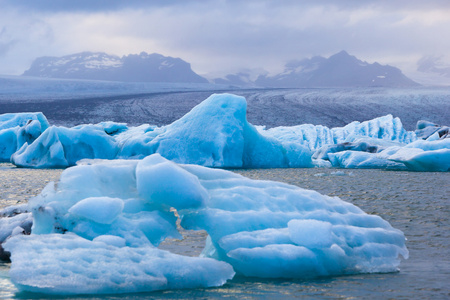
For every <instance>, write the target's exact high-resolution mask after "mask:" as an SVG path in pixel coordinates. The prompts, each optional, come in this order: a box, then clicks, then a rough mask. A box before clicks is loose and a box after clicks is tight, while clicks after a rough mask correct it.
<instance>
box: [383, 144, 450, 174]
mask: <svg viewBox="0 0 450 300" xmlns="http://www.w3.org/2000/svg"><path fill="white" fill-rule="evenodd" d="M378 156H379V157H381V158H385V159H388V160H391V161H394V162H398V163H402V164H404V165H405V166H406V167H407V168H408V170H411V171H419V172H426V171H428V172H448V171H450V138H443V139H439V140H417V141H415V142H413V143H410V144H408V145H406V146H404V147H389V148H387V149H385V150H383V151H381V152H380V153H379V154H378Z"/></svg>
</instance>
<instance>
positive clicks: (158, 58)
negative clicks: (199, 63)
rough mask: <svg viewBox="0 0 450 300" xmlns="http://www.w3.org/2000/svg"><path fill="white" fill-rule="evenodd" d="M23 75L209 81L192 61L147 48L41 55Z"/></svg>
mask: <svg viewBox="0 0 450 300" xmlns="http://www.w3.org/2000/svg"><path fill="white" fill-rule="evenodd" d="M23 75H24V76H35V77H47V78H70V79H93V80H111V81H126V82H192V83H207V82H208V81H207V80H206V79H205V78H203V77H201V76H200V75H198V74H196V73H195V72H194V71H192V69H191V65H190V64H189V63H187V62H185V61H184V60H182V59H180V58H173V57H167V56H163V55H161V54H157V53H153V54H148V53H146V52H141V53H140V54H130V55H126V56H123V57H119V56H116V55H109V54H106V53H103V52H82V53H77V54H72V55H67V56H63V57H40V58H37V59H36V60H35V61H34V62H33V63H32V65H31V67H30V69H28V70H27V71H25V72H24V73H23Z"/></svg>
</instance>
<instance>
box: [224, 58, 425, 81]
mask: <svg viewBox="0 0 450 300" xmlns="http://www.w3.org/2000/svg"><path fill="white" fill-rule="evenodd" d="M238 75H239V74H236V75H228V76H226V77H225V78H224V79H222V80H221V81H220V83H222V84H225V83H228V84H238V83H239V82H238V81H237V80H236V79H237V78H240V77H239V76H238ZM216 82H217V80H216ZM253 84H254V85H257V86H260V87H272V88H298V87H373V86H382V87H410V86H416V85H418V84H417V83H416V82H414V81H412V80H411V79H409V78H407V77H406V76H405V75H403V73H402V72H401V71H400V70H399V69H397V68H395V67H391V66H382V65H380V64H379V63H373V64H369V63H367V62H364V61H361V60H359V59H357V58H356V57H355V56H351V55H349V54H348V53H347V52H345V51H341V52H339V53H337V54H335V55H332V56H330V57H329V58H325V57H322V56H315V57H313V58H310V59H303V60H299V61H291V62H289V63H287V64H286V65H285V69H284V71H283V72H282V73H280V74H277V75H274V76H270V75H261V76H259V77H258V78H257V79H256V80H255V81H254V82H253Z"/></svg>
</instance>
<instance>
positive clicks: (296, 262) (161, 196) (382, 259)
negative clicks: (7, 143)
mask: <svg viewBox="0 0 450 300" xmlns="http://www.w3.org/2000/svg"><path fill="white" fill-rule="evenodd" d="M173 208H175V209H176V211H177V213H178V215H179V217H180V219H181V226H182V227H184V228H185V229H193V230H199V229H204V230H206V231H207V232H208V234H209V236H208V238H207V242H206V247H205V249H204V251H203V253H202V255H201V257H185V256H181V255H177V254H173V253H170V252H167V251H163V250H160V249H158V248H156V246H157V245H158V244H159V243H160V242H161V241H162V240H164V239H165V238H166V237H175V238H179V237H180V235H179V233H178V231H177V227H176V220H177V217H176V216H175V214H174V212H173V210H172V209H173ZM29 209H30V210H31V211H32V218H33V227H32V233H31V235H28V236H27V235H20V234H17V232H15V235H14V236H13V237H10V238H8V239H7V240H6V242H4V243H3V247H4V248H5V249H6V250H7V251H9V252H10V253H11V261H12V264H11V270H10V277H11V280H12V282H13V283H14V284H15V285H16V286H17V287H18V288H19V289H20V290H22V291H32V292H40V293H52V294H94V293H129V292H141V291H153V290H160V289H173V288H196V287H208V286H220V285H222V284H224V283H225V282H226V281H227V280H229V279H231V278H232V277H233V276H234V274H235V272H236V273H237V274H239V275H244V276H252V277H267V278H280V277H281V278H310V277H317V276H332V275H343V274H355V273H366V272H392V271H396V270H397V267H398V265H399V263H400V256H403V257H404V258H407V256H408V250H407V249H406V247H405V237H404V235H403V233H402V232H401V231H399V230H397V229H394V228H392V227H391V225H390V224H389V223H388V222H386V221H385V220H383V219H382V218H380V217H378V216H375V215H368V214H366V213H364V212H363V211H362V210H361V209H359V208H358V207H356V206H354V205H352V204H350V203H347V202H344V201H342V200H340V199H339V198H337V197H328V196H324V195H321V194H319V193H317V192H315V191H311V190H305V189H301V188H299V187H295V186H291V185H288V184H284V183H279V182H271V181H258V180H251V179H248V178H245V177H243V176H241V175H238V174H235V173H232V172H229V171H225V170H221V169H210V168H206V167H202V166H198V165H178V164H176V163H174V162H172V161H169V160H167V159H165V158H163V157H162V156H160V155H159V154H154V155H151V156H148V157H146V158H144V159H143V160H113V161H108V160H95V161H84V163H83V165H79V166H76V167H72V168H68V169H66V170H65V171H64V172H63V173H62V175H61V178H60V181H59V183H58V184H57V185H55V184H53V183H50V184H49V185H47V187H46V188H45V189H44V190H43V191H42V193H41V194H40V195H38V196H37V197H35V198H33V199H31V200H30V201H29ZM23 218H26V216H24V217H23ZM6 220H8V218H7V219H6ZM16 221H18V220H16ZM16 221H14V222H16ZM15 224H16V223H15ZM10 227H13V225H12V226H10Z"/></svg>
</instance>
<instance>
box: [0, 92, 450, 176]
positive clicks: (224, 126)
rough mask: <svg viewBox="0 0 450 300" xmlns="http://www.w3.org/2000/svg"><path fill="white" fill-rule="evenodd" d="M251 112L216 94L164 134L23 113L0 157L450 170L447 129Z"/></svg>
mask: <svg viewBox="0 0 450 300" xmlns="http://www.w3.org/2000/svg"><path fill="white" fill-rule="evenodd" d="M246 111H247V102H246V100H245V98H243V97H240V96H235V95H232V94H214V95H212V96H210V97H209V98H208V99H206V100H204V101H203V102H202V103H200V104H199V105H197V106H196V107H194V108H193V109H192V110H191V111H190V112H189V113H187V114H186V115H185V116H183V117H182V118H181V119H179V120H177V121H175V122H173V123H172V124H170V125H167V126H162V127H157V126H151V125H147V124H143V125H141V126H138V127H128V126H127V125H126V124H124V123H114V122H102V123H99V124H95V125H92V124H90V125H80V126H76V127H73V128H65V127H55V126H51V127H48V123H45V122H42V120H43V119H45V117H43V115H36V116H34V118H35V119H36V120H31V121H29V122H30V123H27V124H25V125H24V124H23V123H24V122H19V121H18V120H25V119H26V118H25V117H24V116H22V115H20V114H18V115H17V116H8V118H9V119H11V118H12V117H14V118H16V119H17V120H16V121H5V124H10V123H12V124H16V125H17V126H16V127H14V128H8V129H3V130H1V129H0V156H1V157H0V158H1V159H2V160H4V161H7V160H9V159H10V160H11V162H12V163H14V164H16V165H17V166H21V167H31V168H58V167H59V168H61V167H62V168H65V167H69V166H73V165H75V164H76V163H77V161H79V160H81V159H85V158H88V159H143V158H144V157H146V156H148V155H151V154H155V153H159V154H161V155H162V156H163V157H165V158H167V159H169V160H172V161H174V162H176V163H183V164H197V165H201V166H206V167H214V168H308V167H339V168H382V169H397V170H414V171H448V170H449V168H448V163H447V162H448V160H449V154H448V151H449V146H448V143H446V142H439V141H440V140H446V139H448V137H449V134H448V127H445V126H443V127H439V126H437V125H434V124H433V123H430V122H425V121H419V123H418V129H417V130H416V132H412V131H406V130H405V129H404V128H403V125H402V123H401V121H400V119H399V118H394V117H393V116H392V115H386V116H382V117H379V118H375V119H373V120H368V121H364V122H358V121H355V122H352V123H350V124H348V125H346V126H344V127H336V128H328V127H325V126H322V125H312V124H302V125H297V126H291V127H285V126H281V127H275V128H270V129H265V127H264V126H254V125H252V124H250V123H249V122H248V121H247V118H246ZM2 116H3V118H4V119H5V120H6V119H8V118H6V116H5V115H2ZM14 118H13V119H14ZM0 120H1V118H0ZM39 122H40V123H39ZM0 124H1V123H0ZM20 124H21V125H20ZM7 126H10V125H7ZM0 128H1V127H0ZM424 140H425V141H426V143H429V144H430V145H435V146H432V147H433V150H432V151H431V150H427V149H422V146H421V145H422V144H421V141H424ZM416 146H417V147H416ZM436 147H438V148H439V149H437V148H436ZM388 148H391V149H390V150H389V151H388V150H387V149H388ZM394 148H395V149H401V151H400V150H398V151H397V150H394ZM422 150H423V151H422ZM394 152H396V153H397V154H396V155H394ZM419 152H421V153H419ZM422 152H426V153H422ZM417 155H418V156H417ZM413 156H414V157H413ZM416 156H417V157H416ZM440 162H442V163H440Z"/></svg>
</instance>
